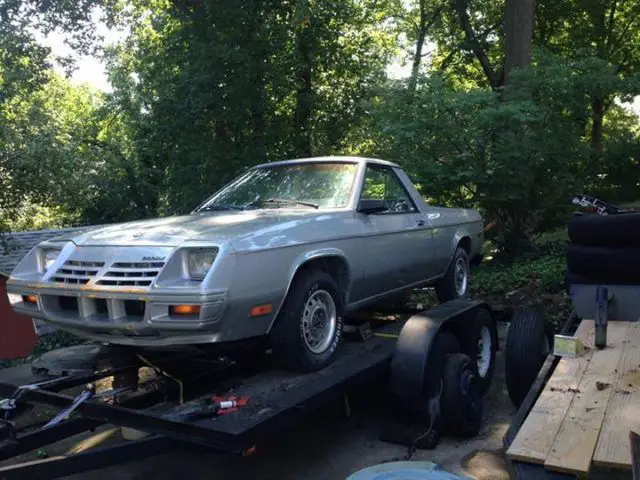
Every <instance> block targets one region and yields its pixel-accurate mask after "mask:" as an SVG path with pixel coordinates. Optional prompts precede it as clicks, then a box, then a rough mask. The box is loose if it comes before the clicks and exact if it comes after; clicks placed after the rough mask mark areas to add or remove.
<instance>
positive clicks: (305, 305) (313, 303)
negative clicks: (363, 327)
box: [271, 270, 344, 372]
mask: <svg viewBox="0 0 640 480" xmlns="http://www.w3.org/2000/svg"><path fill="white" fill-rule="evenodd" d="M343 310H344V300H343V295H342V294H341V292H340V290H339V288H338V285H337V283H336V281H335V280H334V279H333V277H331V275H329V274H328V273H326V272H324V271H322V270H307V271H304V272H302V273H301V274H300V275H298V276H297V278H296V279H295V280H294V283H293V285H292V286H291V290H290V291H289V294H288V295H287V299H286V300H285V303H284V305H283V306H282V310H281V311H280V314H279V315H278V318H277V319H276V322H275V325H274V327H273V329H272V331H271V347H272V350H273V354H274V356H275V357H276V359H277V360H278V361H279V363H281V364H282V366H283V367H285V368H287V369H289V370H295V371H303V372H311V371H315V370H320V369H322V368H324V367H326V366H328V365H329V364H330V363H331V362H332V361H333V358H334V354H335V352H336V350H337V348H338V344H339V343H340V340H341V338H342V330H343V319H342V312H343Z"/></svg>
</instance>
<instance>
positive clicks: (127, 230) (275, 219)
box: [56, 210, 319, 246]
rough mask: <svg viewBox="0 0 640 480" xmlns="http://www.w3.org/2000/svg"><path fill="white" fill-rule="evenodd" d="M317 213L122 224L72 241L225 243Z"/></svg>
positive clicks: (246, 213) (209, 214)
mask: <svg viewBox="0 0 640 480" xmlns="http://www.w3.org/2000/svg"><path fill="white" fill-rule="evenodd" d="M318 215H319V214H318V212H317V211H316V210H313V211H308V210H300V211H292V210H287V211H284V210H283V211H274V210H248V211H238V212H207V213H199V214H193V215H183V216H174V217H167V218H159V219H153V220H143V221H136V222H127V223H119V224H114V225H109V226H106V227H101V228H97V229H90V230H87V231H83V232H80V233H77V232H76V234H75V235H74V236H72V237H68V238H58V239H56V240H63V239H64V240H70V241H72V242H74V243H75V244H76V245H82V246H85V245H86V246H112V245H138V246H142V245H148V246H151V245H153V246H160V245H162V246H178V245H180V244H181V243H183V242H185V241H188V240H194V241H198V240H207V241H209V240H211V241H215V242H223V241H227V240H230V239H232V238H237V237H238V236H247V235H251V234H252V233H254V232H255V233H257V232H264V230H265V229H268V230H273V229H274V228H276V229H277V227H278V225H279V224H286V223H288V222H291V220H296V219H298V220H299V219H302V218H305V217H309V218H313V217H316V216H318Z"/></svg>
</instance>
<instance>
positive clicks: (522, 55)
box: [504, 0, 535, 83]
mask: <svg viewBox="0 0 640 480" xmlns="http://www.w3.org/2000/svg"><path fill="white" fill-rule="evenodd" d="M534 11H535V0H506V5H505V12H504V34H505V35H504V36H505V39H504V49H505V52H504V79H505V83H507V82H508V78H509V74H510V73H511V71H512V70H513V69H514V68H517V67H525V66H528V65H530V64H531V41H532V38H533V16H534Z"/></svg>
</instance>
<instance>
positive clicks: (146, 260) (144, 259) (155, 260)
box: [142, 257, 165, 262]
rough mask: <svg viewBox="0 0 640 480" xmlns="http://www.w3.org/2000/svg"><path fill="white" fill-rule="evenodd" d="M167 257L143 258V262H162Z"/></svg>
mask: <svg viewBox="0 0 640 480" xmlns="http://www.w3.org/2000/svg"><path fill="white" fill-rule="evenodd" d="M164 259H165V257H142V261H143V262H161V261H162V260H164Z"/></svg>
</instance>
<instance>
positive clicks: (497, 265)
mask: <svg viewBox="0 0 640 480" xmlns="http://www.w3.org/2000/svg"><path fill="white" fill-rule="evenodd" d="M567 241H568V236H567V231H566V229H561V230H558V231H554V232H550V233H546V234H544V235H541V236H540V237H539V238H537V239H536V241H535V249H534V251H532V252H531V253H529V254H526V255H523V256H521V257H519V259H518V260H517V261H515V262H511V263H506V262H501V261H499V260H496V259H492V258H491V256H490V255H489V257H488V259H487V261H485V262H483V263H482V264H481V265H480V266H479V267H478V268H477V269H475V270H474V272H473V275H472V281H471V293H472V295H473V296H474V297H477V298H484V299H486V300H487V301H488V302H489V303H491V304H492V305H496V306H500V307H506V308H519V307H524V306H529V305H534V304H535V305H540V306H541V307H542V308H543V309H544V310H545V313H546V314H547V318H548V319H549V320H550V321H551V323H553V324H554V325H555V326H556V327H557V326H558V325H559V324H561V323H562V322H563V321H564V320H565V319H566V318H567V316H568V315H569V313H570V312H571V310H572V304H571V300H570V299H569V297H568V295H567V293H566V287H565V271H566V263H565V248H566V244H567ZM487 251H488V252H489V253H491V252H492V248H491V246H490V245H488V246H487Z"/></svg>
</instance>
